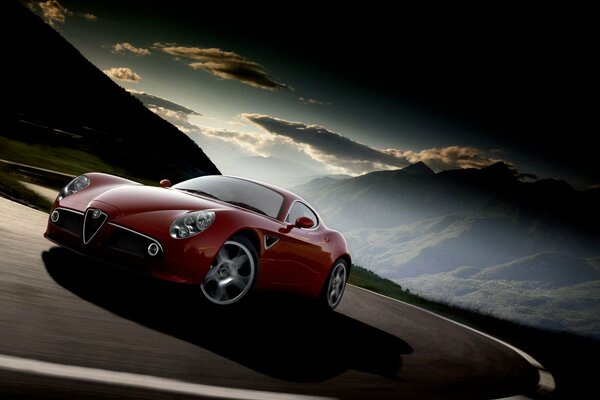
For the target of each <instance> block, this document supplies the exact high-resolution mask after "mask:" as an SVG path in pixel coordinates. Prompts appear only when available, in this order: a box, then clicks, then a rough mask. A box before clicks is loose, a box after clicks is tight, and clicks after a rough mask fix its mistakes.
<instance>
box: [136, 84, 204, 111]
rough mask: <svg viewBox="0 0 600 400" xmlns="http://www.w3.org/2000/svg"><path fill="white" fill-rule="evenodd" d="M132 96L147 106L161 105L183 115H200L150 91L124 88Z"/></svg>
mask: <svg viewBox="0 0 600 400" xmlns="http://www.w3.org/2000/svg"><path fill="white" fill-rule="evenodd" d="M126 90H127V91H128V92H129V93H131V95H132V96H134V97H136V98H137V99H138V100H140V101H141V102H142V103H144V105H145V106H146V107H148V108H159V107H162V108H163V109H165V110H171V111H174V112H178V113H182V114H183V115H184V116H186V117H187V116H192V115H197V116H199V115H202V114H200V113H199V112H197V111H194V110H192V109H190V108H187V107H185V106H182V105H181V104H178V103H175V102H173V101H171V100H167V99H165V98H162V97H159V96H155V95H153V94H150V93H146V92H142V91H139V90H135V89H126Z"/></svg>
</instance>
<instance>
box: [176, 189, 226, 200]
mask: <svg viewBox="0 0 600 400" xmlns="http://www.w3.org/2000/svg"><path fill="white" fill-rule="evenodd" d="M178 190H181V191H183V192H188V193H193V194H199V195H200V196H204V197H210V198H211V199H215V200H221V199H219V198H218V197H217V196H215V195H214V194H210V193H206V192H203V191H202V190H197V189H178Z"/></svg>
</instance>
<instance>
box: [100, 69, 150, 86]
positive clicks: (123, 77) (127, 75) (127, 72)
mask: <svg viewBox="0 0 600 400" xmlns="http://www.w3.org/2000/svg"><path fill="white" fill-rule="evenodd" d="M102 72H104V73H105V74H106V75H108V76H109V77H111V78H113V79H118V80H120V81H125V82H133V83H138V82H139V81H141V80H142V77H141V76H140V75H139V74H136V73H135V72H133V71H132V70H131V68H127V67H113V68H110V69H105V70H104V71H102Z"/></svg>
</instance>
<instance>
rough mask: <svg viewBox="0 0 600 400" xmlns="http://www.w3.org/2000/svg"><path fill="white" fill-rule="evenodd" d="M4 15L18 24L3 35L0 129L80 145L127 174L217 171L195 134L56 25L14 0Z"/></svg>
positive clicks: (17, 136) (48, 142)
mask: <svg viewBox="0 0 600 400" xmlns="http://www.w3.org/2000/svg"><path fill="white" fill-rule="evenodd" d="M3 15H4V18H5V19H6V20H10V21H11V24H12V26H18V27H19V32H26V34H12V35H11V36H10V38H8V37H7V40H6V48H5V52H6V54H7V55H10V56H9V57H7V58H5V60H4V61H3V63H2V64H3V66H2V69H3V72H4V74H3V76H4V78H5V79H10V81H11V83H10V84H6V85H4V88H5V91H4V96H5V98H6V99H7V100H8V103H9V104H10V106H9V107H8V109H5V110H4V111H3V112H2V113H0V132H1V133H2V136H5V137H7V138H10V139H12V140H18V141H23V142H26V143H35V144H36V145H40V146H48V147H53V148H58V147H61V146H62V147H65V148H71V149H80V150H82V151H84V152H87V153H90V154H93V155H94V156H97V157H99V158H100V159H102V160H103V161H104V162H106V163H108V164H111V165H114V166H118V167H121V168H122V169H123V170H124V171H125V173H126V174H127V175H129V176H134V177H138V178H146V179H152V180H155V181H156V180H158V179H161V178H165V177H169V178H170V179H172V180H174V181H178V180H182V179H186V178H189V177H193V176H198V175H204V174H219V170H218V169H217V167H216V166H215V165H214V164H213V163H212V162H211V160H210V159H209V158H208V157H207V156H206V154H204V152H203V151H202V149H200V148H199V147H198V146H197V145H196V143H195V142H193V141H192V140H191V139H190V138H189V137H187V136H186V135H185V134H184V133H182V132H181V131H179V130H178V129H177V128H175V127H174V126H173V125H171V124H170V123H168V122H167V121H165V120H163V119H162V118H160V117H159V116H157V115H156V114H154V113H152V112H151V111H149V110H148V109H147V108H146V107H144V105H143V104H142V103H141V102H140V101H139V100H138V99H136V98H135V97H134V96H133V95H131V94H129V93H128V92H126V91H125V90H124V89H123V88H121V87H120V86H118V85H117V84H115V83H114V82H113V81H112V80H111V79H110V78H108V77H107V76H106V75H105V74H104V73H103V72H102V71H100V70H98V69H97V68H96V67H95V66H94V65H92V64H91V63H90V62H89V61H87V60H86V59H85V58H84V57H83V56H82V55H81V54H80V53H79V52H78V51H77V50H76V49H75V48H74V47H73V46H72V45H71V44H69V43H68V42H67V41H66V40H65V39H64V38H63V37H62V36H61V35H60V33H59V32H57V31H55V30H54V29H52V28H51V27H50V26H48V25H47V24H46V23H44V22H43V21H42V20H41V19H40V18H39V17H38V16H36V15H35V14H33V13H32V12H31V11H29V10H28V9H27V8H25V7H24V6H22V5H20V4H19V3H18V2H15V1H10V2H8V3H7V4H6V5H5V6H4V8H3Z"/></svg>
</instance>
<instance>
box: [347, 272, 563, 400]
mask: <svg viewBox="0 0 600 400" xmlns="http://www.w3.org/2000/svg"><path fill="white" fill-rule="evenodd" d="M347 285H348V286H352V287H355V288H357V289H360V290H364V291H365V292H369V293H373V294H375V295H377V296H380V297H383V298H386V299H389V300H392V301H396V302H398V303H402V304H404V305H406V306H409V307H412V308H416V309H419V310H421V311H424V312H426V313H428V314H430V315H434V316H436V317H438V318H441V319H443V320H445V321H448V322H451V323H453V324H455V325H458V326H460V327H462V328H465V329H468V330H470V331H471V332H475V333H477V334H479V335H481V336H483V337H486V338H488V339H490V340H493V341H495V342H496V343H499V344H501V345H502V346H504V347H507V348H509V349H511V350H512V351H514V352H515V353H517V354H518V355H519V356H521V357H522V358H523V359H525V361H527V362H528V363H529V364H530V365H531V366H532V367H533V368H535V369H536V371H537V372H538V383H537V388H536V390H535V392H536V393H537V394H540V395H544V396H550V395H552V394H553V393H554V391H555V390H556V382H555V380H554V376H552V373H550V371H548V370H547V369H546V368H545V367H544V366H543V365H542V364H541V363H540V362H539V361H537V360H536V359H535V358H533V357H532V356H530V355H529V354H527V353H526V352H524V351H523V350H521V349H519V348H518V347H515V346H513V345H512V344H510V343H507V342H505V341H503V340H501V339H498V338H496V337H494V336H492V335H489V334H487V333H485V332H481V331H479V330H477V329H475V328H473V327H470V326H468V325H465V324H461V323H460V322H457V321H454V320H452V319H450V318H447V317H444V316H442V315H440V314H437V313H435V312H433V311H429V310H426V309H424V308H421V307H419V306H415V305H414V304H410V303H407V302H405V301H402V300H398V299H394V298H393V297H389V296H386V295H384V294H381V293H377V292H374V291H372V290H369V289H365V288H363V287H360V286H356V285H353V284H351V283H348V284H347Z"/></svg>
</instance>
